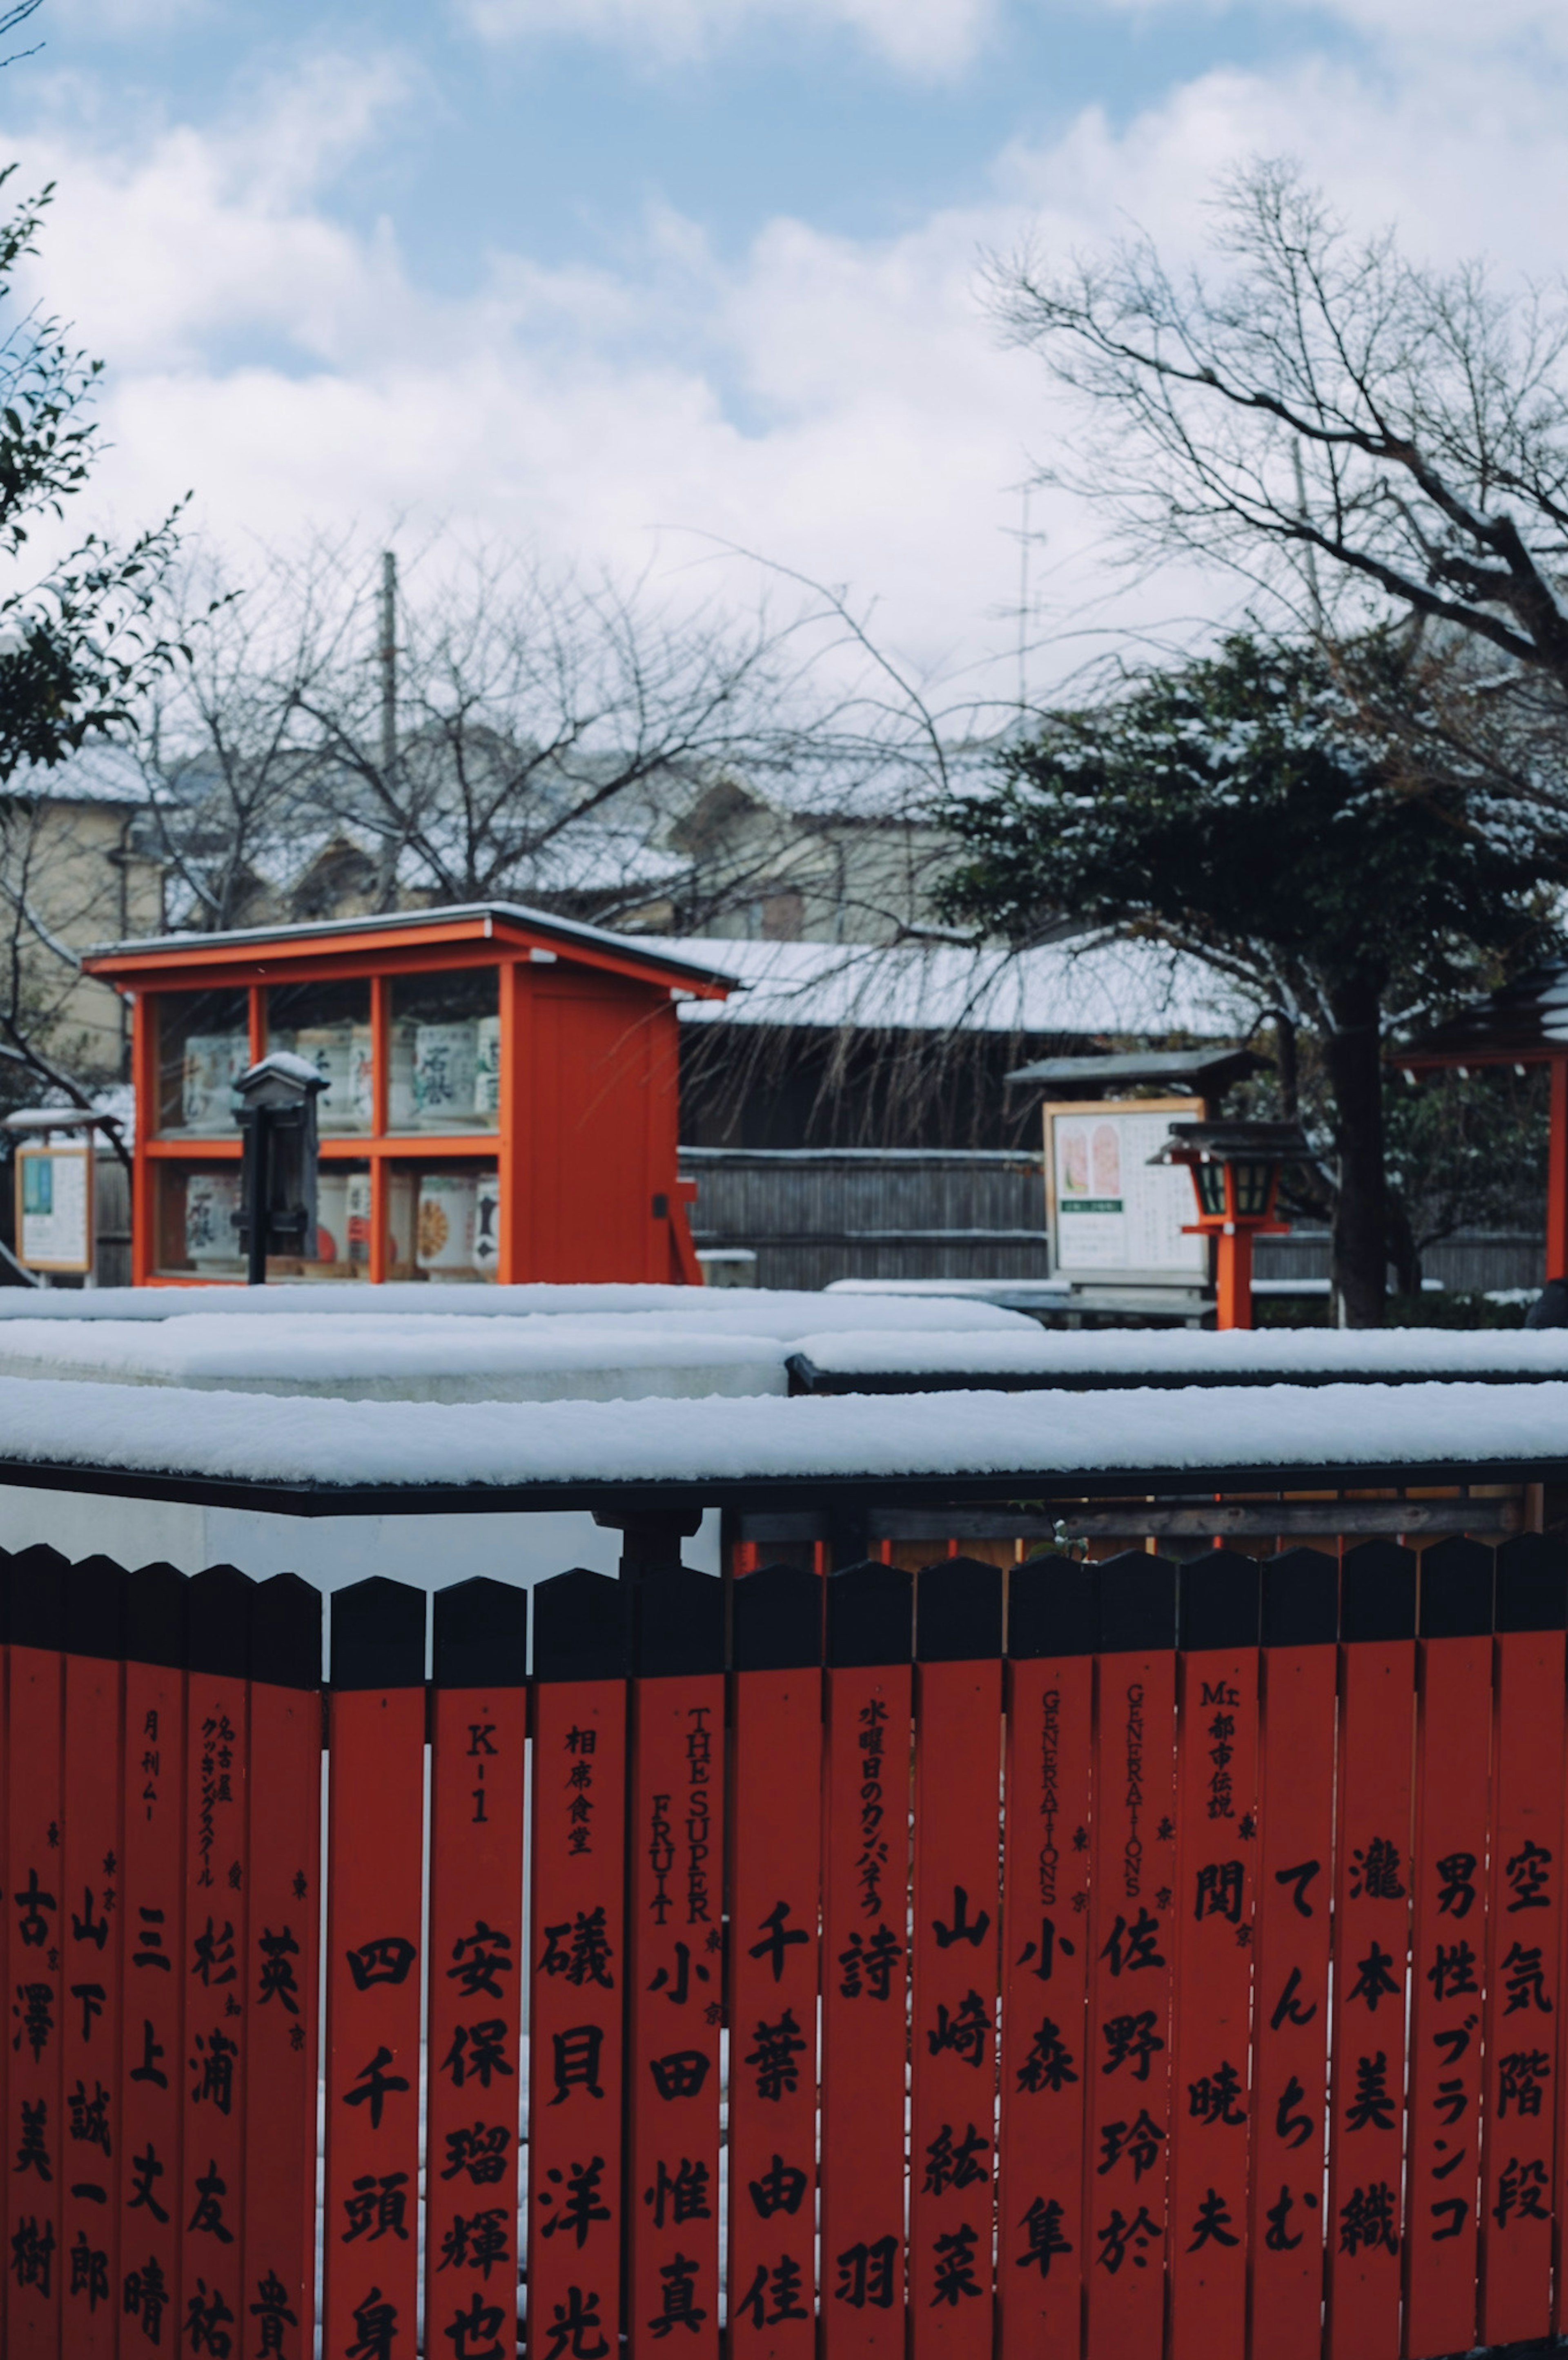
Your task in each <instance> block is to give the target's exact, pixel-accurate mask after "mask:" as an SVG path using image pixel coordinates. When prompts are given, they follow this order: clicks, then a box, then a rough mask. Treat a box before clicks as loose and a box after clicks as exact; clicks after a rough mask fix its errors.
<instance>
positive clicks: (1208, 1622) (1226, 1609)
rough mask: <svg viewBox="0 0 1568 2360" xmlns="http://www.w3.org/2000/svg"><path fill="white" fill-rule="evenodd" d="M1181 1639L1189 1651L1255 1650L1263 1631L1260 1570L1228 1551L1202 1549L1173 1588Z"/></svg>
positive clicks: (1249, 1559) (1253, 1562)
mask: <svg viewBox="0 0 1568 2360" xmlns="http://www.w3.org/2000/svg"><path fill="white" fill-rule="evenodd" d="M1177 1590H1178V1603H1179V1608H1180V1622H1181V1644H1182V1646H1183V1647H1187V1648H1192V1649H1203V1648H1225V1649H1231V1648H1236V1647H1256V1646H1257V1645H1258V1641H1259V1639H1260V1638H1261V1637H1262V1633H1263V1568H1261V1566H1260V1565H1259V1564H1258V1559H1257V1558H1256V1557H1242V1556H1239V1555H1238V1554H1237V1552H1236V1550H1234V1549H1205V1550H1204V1551H1203V1555H1202V1556H1201V1557H1189V1558H1188V1559H1187V1561H1186V1563H1185V1564H1184V1565H1183V1566H1182V1568H1181V1576H1180V1579H1179V1581H1178V1585H1177Z"/></svg>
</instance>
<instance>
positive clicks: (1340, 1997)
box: [1328, 1541, 1416, 2360]
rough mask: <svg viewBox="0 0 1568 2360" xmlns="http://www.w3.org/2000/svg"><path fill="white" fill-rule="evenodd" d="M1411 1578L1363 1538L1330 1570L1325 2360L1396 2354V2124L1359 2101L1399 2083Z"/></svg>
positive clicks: (1410, 1569)
mask: <svg viewBox="0 0 1568 2360" xmlns="http://www.w3.org/2000/svg"><path fill="white" fill-rule="evenodd" d="M1415 1627H1416V1568H1415V1558H1414V1556H1413V1554H1412V1553H1411V1551H1410V1550H1409V1549H1404V1548H1400V1547H1399V1546H1397V1545H1396V1544H1395V1543H1394V1542H1392V1541H1366V1542H1363V1544H1362V1545H1361V1546H1360V1547H1359V1548H1354V1549H1351V1550H1349V1551H1347V1553H1346V1555H1345V1563H1344V1566H1343V1568H1342V1593H1341V1628H1342V1631H1343V1633H1344V1644H1342V1646H1341V1648H1340V1723H1339V1841H1338V1857H1337V1863H1336V1872H1335V1891H1334V2015H1333V2022H1332V2030H1331V2039H1332V2045H1333V2084H1332V2101H1331V2127H1330V2132H1329V2197H1328V2201H1329V2232H1330V2234H1329V2257H1328V2351H1329V2360H1389V2355H1392V2354H1394V2353H1397V2352H1398V2350H1399V2326H1400V2322H1399V2296H1400V2284H1401V2263H1400V2245H1401V2239H1402V2234H1403V2223H1402V2212H1401V2191H1402V2184H1403V2166H1404V2143H1405V2142H1404V2129H1405V2125H1404V2118H1403V2113H1402V2110H1401V2109H1400V2108H1399V2107H1398V2106H1396V2107H1394V2108H1393V2109H1392V2110H1391V2111H1387V2110H1375V2109H1373V2108H1372V2107H1371V2106H1370V2104H1369V2103H1367V2101H1366V2099H1365V2098H1364V2096H1363V2092H1366V2091H1367V2090H1368V2089H1370V2088H1371V2087H1372V2086H1374V2085H1375V2084H1376V2083H1377V2082H1378V2081H1379V2080H1381V2081H1386V2085H1387V2087H1388V2089H1390V2090H1394V2089H1398V2088H1399V2087H1400V2086H1402V2083H1403V2081H1404V2071H1405V1991H1406V1972H1407V1969H1408V1965H1409V1951H1410V1806H1411V1799H1412V1797H1411V1785H1412V1781H1411V1753H1412V1744H1413V1739H1414V1721H1415Z"/></svg>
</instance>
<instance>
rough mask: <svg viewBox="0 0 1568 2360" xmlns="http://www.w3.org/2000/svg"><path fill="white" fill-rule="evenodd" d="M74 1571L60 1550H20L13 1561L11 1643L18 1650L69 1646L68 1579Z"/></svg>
mask: <svg viewBox="0 0 1568 2360" xmlns="http://www.w3.org/2000/svg"><path fill="white" fill-rule="evenodd" d="M69 1570H70V1568H69V1565H68V1563H67V1560H66V1559H65V1558H64V1557H61V1555H60V1551H59V1550H58V1549H51V1548H45V1547H43V1546H41V1545H40V1546H38V1547H36V1548H25V1549H18V1551H17V1552H16V1556H15V1557H13V1558H12V1559H11V1614H10V1623H11V1644H13V1646H16V1647H62V1646H63V1645H64V1644H65V1577H66V1574H67V1572H68V1571H69Z"/></svg>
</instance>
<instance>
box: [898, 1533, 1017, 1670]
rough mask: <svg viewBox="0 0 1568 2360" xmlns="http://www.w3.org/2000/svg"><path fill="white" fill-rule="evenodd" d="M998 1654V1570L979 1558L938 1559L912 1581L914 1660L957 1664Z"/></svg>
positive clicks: (999, 1584) (999, 1634)
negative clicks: (913, 1584)
mask: <svg viewBox="0 0 1568 2360" xmlns="http://www.w3.org/2000/svg"><path fill="white" fill-rule="evenodd" d="M1001 1652H1002V1568H1001V1567H1000V1566H996V1565H987V1564H985V1561H984V1560H983V1559H982V1558H980V1557H938V1558H937V1559H936V1561H935V1563H934V1564H931V1565H923V1566H921V1568H920V1572H919V1573H918V1574H917V1575H916V1577H915V1655H916V1657H917V1659H918V1661H919V1662H920V1663H922V1664H959V1663H967V1662H970V1661H972V1660H973V1659H975V1657H977V1656H982V1655H1000V1654H1001Z"/></svg>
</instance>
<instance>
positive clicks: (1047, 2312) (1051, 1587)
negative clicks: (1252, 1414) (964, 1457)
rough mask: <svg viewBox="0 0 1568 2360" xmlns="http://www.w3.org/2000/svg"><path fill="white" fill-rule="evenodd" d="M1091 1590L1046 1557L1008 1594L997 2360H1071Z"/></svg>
mask: <svg viewBox="0 0 1568 2360" xmlns="http://www.w3.org/2000/svg"><path fill="white" fill-rule="evenodd" d="M1099 1638H1100V1594H1099V1588H1098V1582H1097V1579H1096V1575H1095V1570H1094V1568H1093V1567H1092V1566H1087V1565H1083V1566H1079V1565H1073V1564H1071V1563H1069V1562H1067V1561H1066V1560H1064V1559H1062V1558H1061V1557H1047V1558H1045V1559H1042V1560H1041V1561H1040V1562H1038V1563H1036V1564H1033V1565H1029V1564H1025V1565H1020V1566H1015V1567H1014V1568H1013V1571H1012V1573H1011V1575H1010V1577H1009V1579H1008V1583H1007V1655H1008V1657H1009V1659H1010V1660H1009V1662H1008V1666H1007V1814H1006V1831H1005V1849H1004V1853H1003V1873H1002V1890H1003V1910H1004V1914H1003V1921H1002V1922H1003V1938H1002V1978H1003V1981H1002V2041H1001V2064H1002V2072H1001V2081H1002V2126H1001V2139H1000V2146H999V2148H998V2165H997V2172H996V2221H997V2244H996V2253H997V2270H996V2277H997V2280H998V2284H997V2288H996V2297H997V2306H998V2310H999V2311H1000V2314H1001V2344H1000V2360H1078V2354H1079V2349H1080V2346H1081V2344H1082V2339H1083V2266H1084V2264H1083V2089H1084V2081H1085V2078H1086V2073H1087V2068H1086V2066H1085V2062H1084V2059H1085V2049H1086V2040H1085V2035H1086V2029H1087V2016H1086V2009H1087V2005H1088V1994H1089V1918H1088V1907H1089V1829H1090V1825H1091V1823H1092V1822H1091V1808H1092V1800H1093V1797H1092V1793H1091V1788H1090V1779H1089V1764H1090V1757H1091V1752H1092V1732H1093V1717H1094V1649H1095V1648H1096V1647H1097V1646H1098V1644H1099Z"/></svg>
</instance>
